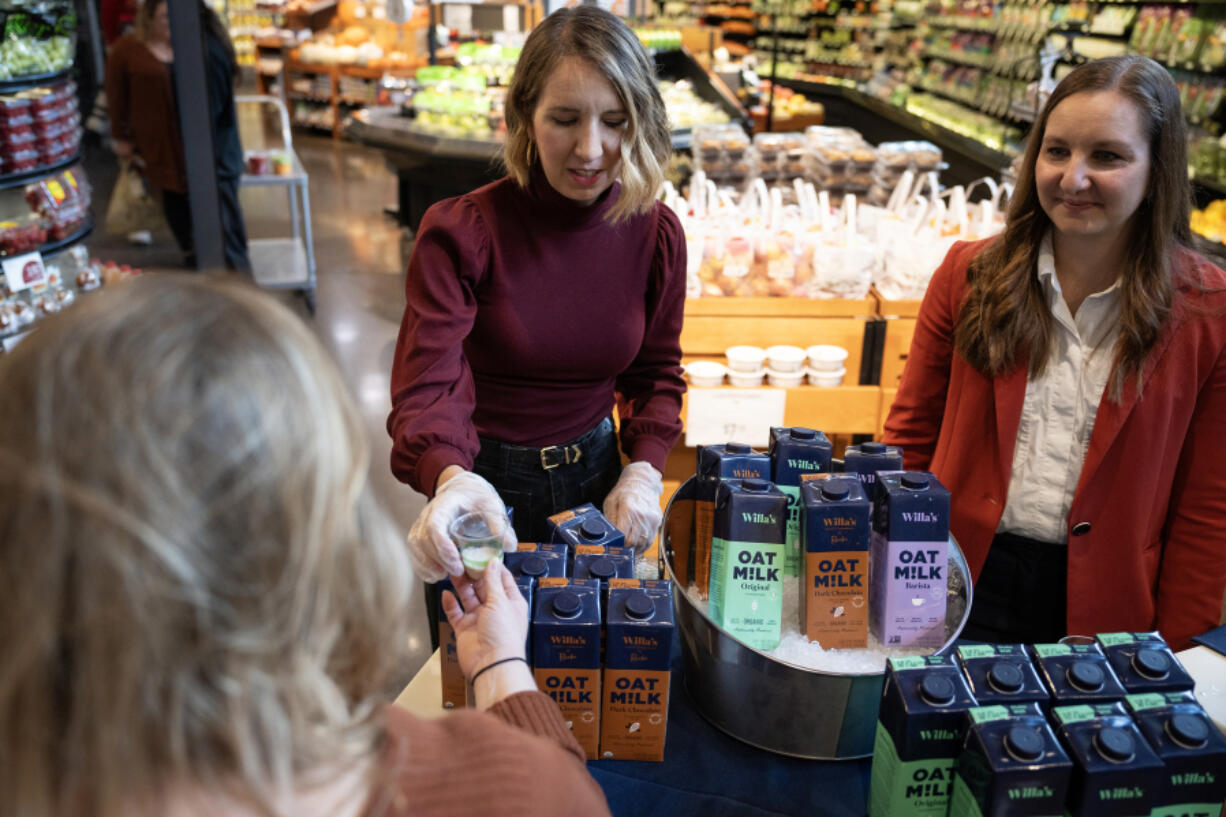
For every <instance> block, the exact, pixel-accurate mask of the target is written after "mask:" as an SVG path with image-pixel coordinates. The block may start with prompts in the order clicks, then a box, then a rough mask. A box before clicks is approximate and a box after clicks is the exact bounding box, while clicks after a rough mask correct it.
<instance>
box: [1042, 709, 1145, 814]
mask: <svg viewBox="0 0 1226 817" xmlns="http://www.w3.org/2000/svg"><path fill="white" fill-rule="evenodd" d="M1052 718H1053V721H1054V722H1055V724H1056V725H1057V726H1056V734H1057V736H1059V738H1060V740H1061V742H1062V743H1063V744H1064V748H1065V751H1067V752H1068V756H1069V757H1070V758H1071V759H1072V761H1073V775H1072V779H1071V780H1070V782H1069V793H1068V799H1067V801H1066V806H1067V808H1066V811H1067V812H1068V813H1070V814H1076V815H1086V817H1149V815H1150V811H1151V809H1152V807H1153V802H1154V798H1155V796H1156V795H1157V793H1158V789H1159V788H1160V787H1161V786H1162V782H1163V781H1162V778H1163V773H1164V769H1163V766H1162V761H1161V760H1160V759H1159V758H1158V755H1156V754H1155V753H1154V750H1153V749H1151V748H1150V746H1149V743H1148V742H1147V741H1146V740H1145V738H1144V737H1142V736H1141V733H1140V731H1138V730H1137V726H1136V724H1135V723H1133V721H1132V718H1130V717H1128V715H1127V714H1125V713H1124V707H1123V705H1122V704H1120V703H1119V702H1118V701H1116V702H1114V703H1109V704H1092V705H1088V706H1057V707H1055V708H1053V709H1052Z"/></svg>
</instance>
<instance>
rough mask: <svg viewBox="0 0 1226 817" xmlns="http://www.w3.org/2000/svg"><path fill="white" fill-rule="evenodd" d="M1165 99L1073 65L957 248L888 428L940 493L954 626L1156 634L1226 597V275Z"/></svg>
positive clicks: (1130, 63)
mask: <svg viewBox="0 0 1226 817" xmlns="http://www.w3.org/2000/svg"><path fill="white" fill-rule="evenodd" d="M1187 166H1188V163H1187V134H1186V130H1185V127H1184V121H1183V113H1182V111H1181V109H1180V103H1179V91H1178V89H1177V88H1176V86H1175V83H1174V82H1173V81H1172V80H1171V77H1170V75H1169V74H1168V73H1167V71H1166V69H1164V68H1163V67H1162V66H1160V65H1158V64H1157V63H1155V62H1153V61H1152V60H1149V59H1146V58H1144V57H1113V58H1110V59H1103V60H1098V61H1096V62H1091V63H1088V64H1086V65H1083V66H1081V67H1079V68H1077V69H1075V70H1074V71H1073V72H1072V73H1070V74H1069V75H1068V76H1067V77H1066V78H1065V79H1064V80H1063V81H1062V82H1061V83H1060V84H1059V85H1058V86H1057V87H1056V89H1055V91H1054V92H1053V93H1052V95H1051V98H1050V99H1049V100H1048V102H1047V105H1046V106H1045V107H1044V109H1043V111H1042V113H1041V115H1040V116H1039V119H1038V121H1037V122H1036V123H1035V127H1034V129H1033V130H1032V131H1031V134H1030V140H1029V142H1028V143H1027V147H1026V153H1025V155H1024V157H1023V161H1022V165H1021V169H1020V172H1019V174H1018V184H1017V192H1016V194H1015V195H1014V198H1013V201H1012V202H1011V204H1010V207H1009V214H1008V220H1007V224H1006V226H1005V230H1004V232H1003V233H1002V234H1001V235H1000V236H999V237H997V238H994V239H988V240H985V241H979V242H973V243H959V244H956V245H954V247H953V249H952V250H950V252H949V255H948V256H947V257H946V259H945V262H944V263H943V264H942V265H941V267H940V269H938V270H937V271H936V274H935V275H934V276H933V279H932V283H931V284H930V285H929V287H928V292H927V294H926V295H925V296H924V301H923V305H922V306H921V308H920V313H919V318H918V320H917V325H916V331H915V339H914V341H913V342H912V346H911V353H910V357H909V358H908V360H907V366H906V369H905V371H904V372H903V378H902V383H901V384H900V388H899V391H898V397H897V399H896V400H895V402H894V405H893V406H892V407H891V409H890V415H889V418H888V420H887V421H886V424H885V440H886V441H887V442H890V443H894V444H897V445H901V446H903V451H904V460H905V465H906V467H907V468H914V469H929V470H931V471H933V472H935V474H936V475H937V477H939V478H940V480H941V481H942V482H943V483H944V484H945V485H946V486H947V487H948V488H949V489H950V491H951V493H952V495H953V508H952V525H951V527H952V530H953V534H954V536H956V537H957V539H958V542H959V543H960V544H961V546H962V548H963V549H964V551H965V552H966V556H967V560H968V562H969V563H970V567H971V571H972V573H973V574H974V576H975V602H974V606H973V609H972V610H971V616H970V622H969V624H968V626H967V628H966V629H965V630H964V632H963V634H964V635H965V636H967V637H970V638H974V639H978V640H983V641H995V642H1019V641H1020V642H1045V641H1054V640H1055V639H1057V638H1059V637H1061V636H1063V635H1065V634H1066V633H1073V634H1078V635H1093V634H1095V633H1099V632H1112V631H1120V630H1128V631H1142V630H1152V629H1155V628H1156V629H1158V630H1160V631H1161V632H1162V634H1163V635H1164V636H1165V637H1166V639H1167V640H1168V641H1169V642H1170V643H1171V646H1173V647H1174V648H1175V649H1182V648H1183V647H1185V646H1187V643H1188V639H1189V638H1190V637H1192V636H1194V635H1197V634H1199V633H1202V632H1204V631H1206V630H1209V629H1211V628H1213V627H1215V626H1216V625H1217V623H1218V619H1219V615H1220V610H1221V604H1222V592H1223V588H1226V525H1223V521H1224V520H1226V434H1224V433H1223V429H1226V273H1223V272H1222V270H1220V269H1218V268H1217V267H1215V266H1214V265H1213V264H1211V263H1209V262H1208V261H1207V260H1205V259H1204V258H1203V257H1202V256H1200V255H1198V254H1197V253H1195V252H1193V251H1192V249H1191V243H1192V239H1191V232H1190V229H1189V219H1188V215H1189V202H1190V199H1191V191H1190V186H1189V183H1188V176H1187Z"/></svg>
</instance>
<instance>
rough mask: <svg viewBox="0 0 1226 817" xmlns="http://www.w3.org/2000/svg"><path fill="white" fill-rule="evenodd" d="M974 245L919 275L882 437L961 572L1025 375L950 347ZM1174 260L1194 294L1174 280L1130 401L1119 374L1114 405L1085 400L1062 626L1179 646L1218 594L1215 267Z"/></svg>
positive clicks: (1220, 374)
mask: <svg viewBox="0 0 1226 817" xmlns="http://www.w3.org/2000/svg"><path fill="white" fill-rule="evenodd" d="M991 240H993V239H989V240H988V241H991ZM988 241H980V242H975V243H961V242H960V243H958V244H955V245H954V247H953V249H951V250H950V251H949V255H948V256H946V258H945V262H944V263H943V264H941V266H940V268H939V269H938V270H937V271H936V273H935V274H934V275H933V277H932V282H931V283H930V284H929V285H928V292H927V294H926V295H924V302H923V305H922V306H921V307H920V312H919V317H918V319H917V321H916V327H915V338H914V340H912V342H911V353H910V356H909V357H908V359H907V366H906V369H905V370H904V371H903V376H902V382H901V383H900V384H899V389H898V396H897V397H896V398H895V399H894V404H893V406H891V408H890V415H889V419H887V420H886V423H885V434H884V437H883V439H884V440H885V441H886V442H887V443H891V444H893V445H900V446H902V448H903V463H904V465H906V467H907V468H911V469H926V470H931V471H932V472H934V473H935V474H936V475H937V477H938V478H939V479H940V480H941V482H942V483H943V484H944V485H945V487H947V488H949V490H950V492H951V494H952V496H953V506H952V508H951V519H950V527H951V530H952V532H953V534H954V536H955V537H956V538H957V540H958V543H959V544H960V545H961V546H962V549H963V551H965V553H966V558H967V562H968V563H969V564H970V568H971V572H972V573H973V574H974V575H975V576H976V577H977V576H978V575H979V571H980V570H981V569H982V567H983V563H984V560H985V559H986V558H987V555H988V549H989V547H990V546H991V544H992V537H993V535H994V534H995V533H996V528H997V526H998V525H999V524H1000V518H1001V514H1002V513H1003V512H1004V507H1005V497H1006V496H1007V493H1008V489H1009V476H1010V472H1011V469H1012V464H1013V449H1014V444H1015V441H1016V439H1017V429H1018V425H1019V422H1020V420H1021V415H1022V405H1023V402H1024V400H1025V395H1026V374H1027V369H1028V361H1026V360H1022V361H1019V363H1018V365H1017V367H1016V368H1015V369H1014V370H1013V371H1011V372H1008V373H1005V374H1002V375H1000V376H999V377H996V378H989V377H985V376H984V375H982V374H980V373H979V372H978V371H976V370H975V369H974V368H972V367H971V365H970V364H969V363H968V362H967V361H966V359H965V358H963V357H961V356H960V355H958V354H957V353H956V352H955V351H954V348H953V335H954V327H955V325H956V323H957V319H958V312H959V309H960V308H961V305H962V302H963V300H964V298H965V296H966V271H967V267H968V266H969V265H970V262H971V260H972V259H973V258H974V257H975V256H976V255H977V254H978V253H979V252H980V251H981V250H982V249H983V248H984V247H986V246H987V244H988ZM1176 266H1177V268H1178V270H1179V271H1181V272H1189V273H1191V274H1192V277H1193V278H1194V279H1196V278H1199V279H1200V280H1201V281H1202V282H1203V286H1204V287H1205V289H1206V290H1207V291H1204V292H1201V291H1198V290H1197V289H1196V288H1194V287H1191V286H1187V285H1177V286H1176V290H1175V293H1174V297H1173V302H1172V306H1171V312H1170V315H1169V316H1168V317H1167V319H1166V321H1165V323H1164V324H1163V326H1162V330H1161V331H1160V333H1159V335H1158V339H1157V341H1155V343H1154V345H1153V347H1152V348H1151V349H1150V351H1149V356H1148V357H1147V358H1146V361H1145V366H1144V370H1143V372H1142V382H1143V384H1144V387H1143V389H1142V391H1141V394H1140V396H1138V395H1137V391H1136V378H1129V379H1128V381H1127V382H1126V384H1125V386H1124V400H1123V401H1122V402H1121V403H1115V402H1113V401H1111V400H1110V399H1109V398H1108V397H1107V396H1106V395H1104V397H1103V400H1102V402H1101V403H1100V405H1099V408H1098V414H1097V416H1096V418H1095V421H1094V429H1093V431H1092V432H1091V434H1090V443H1089V447H1088V449H1087V451H1086V458H1085V465H1084V467H1083V468H1082V471H1081V479H1080V480H1079V482H1078V484H1077V491H1076V493H1075V494H1074V495H1073V504H1072V507H1071V508H1070V509H1069V519H1068V522H1069V533H1070V535H1069V537H1068V614H1067V626H1068V632H1069V633H1073V634H1076V635H1094V634H1095V633H1102V632H1117V631H1131V632H1138V631H1144V630H1152V629H1155V628H1156V629H1158V630H1160V631H1161V632H1162V635H1163V636H1164V637H1165V638H1166V640H1167V641H1168V642H1170V644H1171V646H1172V647H1174V648H1175V649H1176V650H1179V649H1183V648H1184V647H1186V646H1188V639H1189V638H1191V637H1192V636H1194V635H1198V634H1200V633H1203V632H1205V631H1207V630H1210V629H1212V628H1213V627H1216V626H1217V623H1218V617H1219V615H1220V613H1221V604H1222V591H1223V588H1224V587H1226V432H1224V431H1223V429H1226V273H1223V271H1222V270H1220V269H1218V268H1217V267H1215V266H1213V265H1212V264H1210V263H1209V262H1208V261H1206V260H1205V259H1204V258H1202V257H1200V256H1199V255H1196V254H1195V253H1193V252H1189V251H1183V250H1181V251H1179V252H1178V255H1177V257H1176ZM1177 280H1178V278H1177ZM1082 523H1089V530H1088V531H1085V530H1084V527H1083V528H1082V531H1084V532H1082V533H1081V535H1075V534H1073V533H1072V532H1073V530H1074V529H1076V528H1077V526H1078V525H1081V524H1082Z"/></svg>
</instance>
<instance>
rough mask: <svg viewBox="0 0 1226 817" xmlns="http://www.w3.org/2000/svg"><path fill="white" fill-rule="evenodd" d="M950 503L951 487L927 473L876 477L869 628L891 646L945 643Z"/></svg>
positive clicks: (879, 638)
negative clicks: (947, 487)
mask: <svg viewBox="0 0 1226 817" xmlns="http://www.w3.org/2000/svg"><path fill="white" fill-rule="evenodd" d="M865 445H867V443H865ZM865 493H867V490H866V491H865ZM949 503H950V497H949V490H948V489H946V488H945V486H944V485H942V484H941V483H940V481H939V480H938V479H937V478H936V477H935V476H933V475H932V474H930V473H928V472H927V471H902V472H895V473H890V474H880V475H877V499H876V502H875V504H874V508H873V538H872V544H871V546H870V550H869V558H868V571H869V579H868V585H869V597H868V600H869V631H870V632H871V633H872V634H873V635H874V636H876V638H877V640H878V641H880V642H881V643H882V644H884V645H885V646H887V647H932V648H933V649H937V648H939V647H941V646H942V645H943V644H944V643H945V603H946V599H947V597H948V589H949V583H948V578H949V577H948V574H947V571H948V566H949Z"/></svg>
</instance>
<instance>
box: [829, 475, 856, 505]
mask: <svg viewBox="0 0 1226 817" xmlns="http://www.w3.org/2000/svg"><path fill="white" fill-rule="evenodd" d="M850 493H851V487H850V486H848V484H847V483H846V482H843V481H842V480H837V479H836V480H829V479H827V480H823V481H822V499H828V500H830V501H831V502H837V501H838V500H840V499H847V495H848V494H850Z"/></svg>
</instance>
